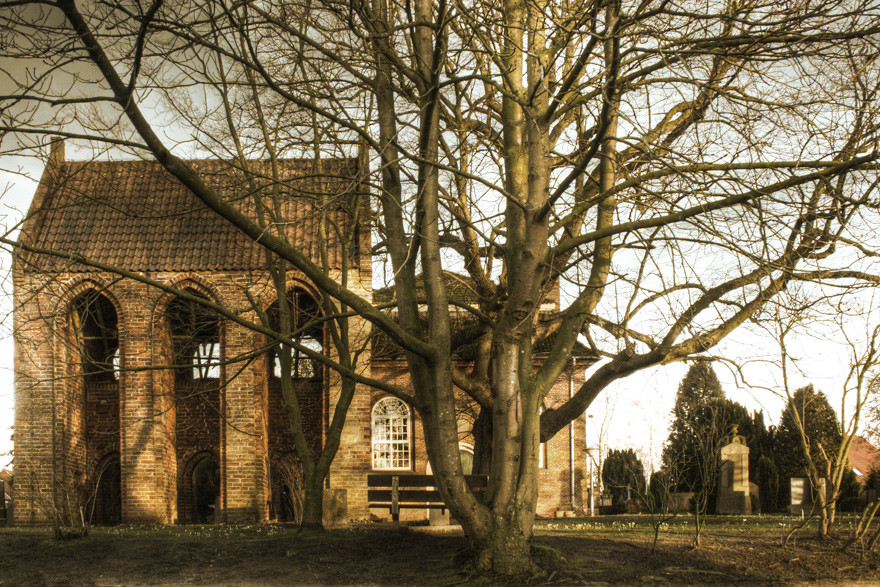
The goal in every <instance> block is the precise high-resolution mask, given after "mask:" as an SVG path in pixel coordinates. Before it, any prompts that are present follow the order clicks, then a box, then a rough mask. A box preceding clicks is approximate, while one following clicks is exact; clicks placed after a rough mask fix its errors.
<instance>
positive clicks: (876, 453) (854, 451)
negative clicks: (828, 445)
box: [849, 436, 880, 484]
mask: <svg viewBox="0 0 880 587" xmlns="http://www.w3.org/2000/svg"><path fill="white" fill-rule="evenodd" d="M849 464H850V466H851V467H852V468H853V469H855V471H856V476H857V477H858V479H859V481H860V482H861V483H862V484H864V483H866V482H867V477H868V473H869V472H870V471H871V469H872V468H874V467H875V466H880V449H878V448H877V447H876V446H874V445H873V444H871V443H870V442H868V441H867V440H866V439H865V438H863V437H861V436H854V437H853V441H852V444H851V445H850V447H849Z"/></svg>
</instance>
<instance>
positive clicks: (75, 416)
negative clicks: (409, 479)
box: [13, 144, 587, 525]
mask: <svg viewBox="0 0 880 587" xmlns="http://www.w3.org/2000/svg"><path fill="white" fill-rule="evenodd" d="M54 147H55V148H54V149H53V152H52V154H51V158H50V163H49V165H48V166H47V170H46V172H44V174H43V178H42V180H41V182H40V185H39V187H38V189H37V193H36V195H35V197H34V200H33V203H32V205H31V209H30V211H29V213H28V217H27V220H26V221H25V223H24V225H23V227H22V239H23V240H24V241H25V242H27V243H28V244H30V245H31V246H33V247H39V248H43V249H52V250H63V251H70V252H72V253H77V254H81V255H83V256H84V257H86V258H88V259H89V260H91V261H95V262H99V263H105V264H107V265H110V266H117V267H123V268H126V269H128V270H130V271H133V272H138V273H140V274H143V275H147V276H149V277H150V278H151V279H153V280H156V281H158V282H160V283H162V284H166V285H168V286H173V287H175V288H177V289H178V290H185V291H187V292H188V293H189V295H190V297H192V296H198V297H202V298H206V299H208V300H211V301H214V302H215V303H217V304H219V305H221V306H223V307H225V308H232V309H235V310H237V311H241V312H242V313H244V314H245V315H246V316H249V317H250V319H252V320H254V321H258V320H259V318H257V312H256V309H255V308H257V307H259V309H260V311H261V312H266V314H267V315H271V312H272V311H273V310H272V309H273V308H277V307H278V302H277V300H276V299H275V294H274V291H275V289H274V288H273V287H272V283H271V280H270V279H269V277H268V275H267V273H266V270H265V267H266V265H265V263H266V260H265V257H264V255H263V251H262V250H261V249H260V247H259V246H257V245H256V244H255V243H254V242H252V241H251V240H249V239H248V238H246V237H245V236H244V235H243V234H242V233H241V232H240V231H238V230H237V229H235V228H234V227H233V226H232V225H231V224H229V223H227V222H226V221H224V220H222V219H221V218H219V217H218V216H217V215H215V214H213V213H211V212H210V211H209V210H208V209H207V208H206V207H205V206H204V204H202V202H201V201H200V200H198V199H197V198H196V197H195V196H194V195H193V194H192V193H190V192H189V191H188V190H187V189H186V188H185V187H184V186H183V185H182V184H180V183H179V182H178V181H177V180H176V179H175V178H174V177H172V176H171V175H170V174H169V173H167V172H166V171H165V170H164V169H163V168H162V167H161V166H160V165H159V164H157V163H154V162H146V161H122V162H106V161H104V162H72V161H66V160H65V158H64V153H63V146H62V145H58V144H56V145H54ZM191 165H192V166H193V167H195V168H196V169H197V170H199V171H200V172H201V173H202V175H203V177H205V178H206V181H207V182H208V183H210V184H212V185H213V186H214V187H215V188H216V189H217V190H218V191H219V192H221V193H222V194H223V195H224V197H226V198H227V199H228V201H230V202H232V203H233V205H236V206H240V209H241V210H242V211H243V212H244V213H246V214H248V213H253V212H254V210H253V208H254V206H253V205H252V204H249V203H248V202H252V200H251V196H252V194H253V193H254V192H253V191H252V190H253V186H252V185H251V183H250V180H248V179H246V178H243V177H242V174H241V173H240V170H237V169H236V168H235V167H234V166H233V165H231V164H229V163H227V162H222V161H218V160H204V161H193V162H191ZM253 165H254V166H255V168H257V169H258V170H259V169H263V173H264V175H265V176H266V177H269V176H271V174H270V173H269V169H268V163H267V162H254V163H253ZM261 165H262V168H261V167H260V166H261ZM279 168H280V171H279V173H281V174H282V176H283V185H284V188H283V189H284V190H285V191H284V193H283V194H282V195H281V196H279V197H280V198H281V204H280V206H281V209H282V211H283V212H282V216H283V217H284V219H285V222H283V223H279V226H283V230H285V231H286V232H287V233H288V239H289V240H290V242H292V243H294V244H295V245H296V246H297V247H298V248H299V249H300V250H301V251H303V252H304V253H305V254H306V255H307V256H309V257H310V258H311V259H312V260H314V261H315V262H323V263H325V264H326V266H327V267H328V271H330V273H331V276H332V277H333V278H335V279H338V280H341V279H343V278H345V279H347V283H348V286H347V287H348V288H349V289H351V290H353V291H356V292H357V293H358V294H359V295H361V296H363V297H364V298H366V299H371V298H374V297H375V299H381V298H382V294H383V292H380V291H375V292H374V291H373V279H372V263H373V258H372V252H371V242H370V239H371V231H370V223H369V222H364V221H363V217H364V215H365V214H367V213H369V208H368V200H369V198H368V197H365V188H364V186H365V185H366V182H364V183H361V179H362V177H361V176H362V174H361V169H360V162H359V161H358V160H357V159H331V160H324V161H322V162H321V167H320V168H318V167H317V164H316V162H315V161H313V160H305V159H297V160H284V161H281V162H279ZM275 187H277V185H276V186H275ZM367 195H368V194H367ZM249 205H250V208H248V206H249ZM319 206H321V207H323V208H322V209H321V210H319ZM356 212H357V213H358V214H361V215H360V216H358V215H357V214H355V213H356ZM322 214H324V215H329V220H330V222H329V224H332V225H333V227H334V228H335V229H336V230H334V231H329V236H328V231H326V227H324V226H323V225H322V224H321V222H320V221H319V219H320V218H321V216H322ZM353 226H354V228H353V229H352V227H353ZM322 230H324V231H325V232H324V233H323V236H322V232H321V231H322ZM346 238H347V239H350V240H348V241H345V240H344V239H346ZM322 244H323V245H326V247H325V248H322V246H321V245H322ZM13 279H14V286H15V329H16V352H15V362H16V391H15V393H16V419H15V454H14V459H15V461H14V462H15V476H16V487H15V490H16V496H17V504H16V512H15V521H16V523H17V524H21V525H42V524H47V523H49V519H48V516H47V513H46V507H45V504H46V503H47V501H48V503H50V504H51V503H52V500H55V502H56V503H57V502H59V501H62V500H64V499H65V498H66V497H70V493H74V494H75V495H73V496H72V498H73V499H75V500H80V501H84V500H90V504H91V505H90V507H89V511H90V512H91V514H90V515H91V517H92V521H93V522H94V523H101V524H115V523H119V522H125V523H165V524H169V523H198V522H211V521H226V522H236V521H238V522H263V521H271V520H289V519H290V516H291V514H292V512H291V511H290V507H289V504H288V503H287V502H288V501H289V499H288V498H289V496H290V495H291V491H292V488H291V487H289V483H291V481H290V480H289V478H288V477H287V475H288V473H289V472H290V469H291V467H294V468H295V457H294V456H293V455H294V447H293V441H292V436H291V433H290V428H289V420H288V415H287V412H286V410H285V408H284V406H283V402H282V396H281V381H280V378H279V375H278V372H277V371H276V370H275V368H274V366H275V359H274V353H273V351H272V347H271V345H269V344H267V342H266V339H265V338H264V337H263V336H262V335H257V334H255V333H254V332H253V331H251V330H248V329H247V328H245V327H243V326H241V325H238V324H236V323H233V322H231V321H227V320H222V319H221V318H220V316H219V315H218V314H216V313H213V312H212V311H207V310H205V307H204V306H203V305H201V304H198V303H196V302H193V301H192V300H189V301H187V300H185V299H183V298H180V297H176V296H175V295H173V293H170V292H166V291H162V290H160V289H157V288H153V287H150V286H147V285H145V284H143V283H141V282H139V281H136V280H133V279H128V278H126V279H121V278H120V277H119V276H118V275H115V274H113V273H111V272H109V271H102V270H98V269H95V268H94V267H91V266H86V265H84V264H82V263H78V262H77V259H76V258H71V259H63V258H58V257H49V256H46V255H37V254H34V253H31V252H26V251H23V250H19V251H17V253H16V256H15V260H14V266H13ZM288 281H289V283H288V284H285V286H286V287H288V288H289V292H290V293H289V295H288V298H289V300H290V301H291V304H292V306H293V308H294V310H293V313H294V315H295V316H297V315H300V314H302V315H303V316H314V315H315V312H318V311H319V309H318V308H319V305H318V304H317V302H316V300H317V292H316V288H314V287H313V286H312V284H310V283H309V281H308V279H306V278H305V276H303V275H301V274H299V273H297V272H295V271H290V273H289V275H288ZM452 295H455V294H454V292H453V294H452ZM547 297H548V299H547V300H545V303H549V306H550V308H558V304H559V296H558V292H551V293H550V294H548V296H547ZM255 301H257V302H258V303H259V304H261V305H260V306H256V305H255ZM262 304H265V305H262ZM542 308H543V306H542ZM275 311H276V312H277V310H275ZM294 320H296V318H295V317H294ZM352 331H353V332H364V333H365V335H364V338H366V336H368V335H369V331H370V328H369V326H368V325H366V324H365V323H363V324H359V325H358V326H357V329H355V328H354V327H352ZM301 342H302V344H303V345H305V346H310V345H311V346H312V348H313V349H314V350H323V351H324V352H327V353H328V354H329V353H332V352H333V349H332V345H330V344H329V336H328V335H327V334H326V333H325V332H324V329H323V327H320V326H319V327H317V328H311V329H305V331H304V332H302V333H301ZM381 342H387V341H381V340H378V339H375V340H374V342H373V346H372V347H369V348H367V349H366V351H365V353H370V354H365V355H364V356H368V357H369V362H368V363H366V364H367V365H369V367H368V369H369V371H370V374H371V375H372V377H374V378H376V379H380V380H384V381H393V382H394V383H397V384H400V385H409V375H408V372H407V369H406V364H405V361H404V358H403V356H402V353H400V352H399V349H397V352H395V349H394V348H380V347H381V346H382V345H380V344H379V343H381ZM536 354H537V355H538V356H540V350H538V352H537V353H536ZM460 360H461V361H463V362H465V363H466V362H467V361H468V360H469V359H468V357H467V356H461V357H460ZM584 366H586V359H584V361H582V362H581V363H580V364H579V365H578V368H575V365H574V364H572V365H571V366H570V367H569V368H568V369H567V370H566V371H565V372H564V373H562V375H561V377H560V379H559V380H558V381H557V383H556V385H555V386H554V387H553V389H552V390H551V392H550V393H549V394H548V396H547V397H546V399H545V407H547V408H553V407H556V406H557V405H559V404H561V403H562V402H564V401H565V399H566V398H567V397H568V394H569V393H570V392H571V391H570V390H571V389H572V388H573V386H580V384H581V383H582V382H583V378H584V369H583V367H584ZM292 377H293V379H294V382H293V385H294V389H295V391H296V393H297V395H298V398H299V400H300V403H301V406H302V419H303V424H304V426H305V429H306V433H307V439H308V442H309V443H311V446H312V448H313V449H315V448H318V447H320V446H321V445H322V443H323V442H324V440H325V436H326V431H327V428H328V426H329V422H330V420H329V415H330V414H332V411H333V409H334V407H335V403H336V401H337V400H338V397H339V393H338V383H336V381H337V379H338V378H337V377H334V376H333V374H332V373H330V372H329V371H327V370H326V369H325V368H324V367H322V366H321V365H320V364H319V363H317V362H315V361H313V360H311V359H309V358H308V357H306V356H305V355H299V354H297V355H296V356H295V357H294V366H293V369H292ZM575 388H576V387H575ZM463 418H464V417H463ZM460 423H461V432H462V434H461V435H460V436H461V444H460V449H461V452H462V462H463V463H464V462H465V461H467V460H468V455H469V454H470V451H472V450H473V444H474V442H473V438H472V435H470V429H469V427H468V423H467V422H466V421H464V419H462V420H460ZM585 457H586V441H585V422H584V417H583V415H582V416H581V417H580V418H579V419H578V420H577V421H575V422H574V423H573V424H572V425H571V426H569V427H566V428H565V429H563V430H561V431H560V432H559V433H558V434H557V435H556V436H555V437H554V438H552V439H551V440H550V441H548V442H547V443H546V446H545V447H544V450H543V451H542V454H541V463H540V465H541V470H540V488H539V503H538V512H539V513H540V514H543V515H553V514H555V513H557V512H558V511H560V510H563V511H568V510H570V509H571V508H572V507H574V508H575V509H582V508H583V504H584V503H585V494H586V491H587V488H586V483H585V481H584V480H585V469H586V466H585V465H586V461H585ZM427 468H428V459H427V455H426V451H425V445H424V434H423V430H422V426H421V422H420V421H419V418H418V415H417V414H415V413H414V412H413V410H411V408H410V407H409V406H408V405H406V404H405V403H404V402H402V401H401V400H400V399H397V398H395V397H392V396H389V395H387V394H385V393H384V392H379V391H376V390H374V389H370V388H366V387H362V388H360V389H359V390H358V392H357V393H356V396H355V399H354V401H353V402H352V404H351V408H350V411H349V418H348V420H347V423H346V426H345V429H344V432H343V435H342V439H341V445H340V447H339V452H338V454H337V457H336V460H335V461H334V463H333V466H332V468H331V471H330V474H329V477H328V479H327V489H328V493H329V492H333V493H334V495H336V496H337V497H339V498H340V501H342V502H344V503H345V504H346V506H347V512H346V516H345V517H346V518H348V519H368V518H369V517H370V516H371V515H375V516H383V515H387V514H388V512H387V510H386V511H382V510H378V509H376V508H374V509H373V510H372V511H371V509H370V508H369V504H368V501H367V475H368V474H369V473H370V472H371V471H388V470H394V471H401V472H407V471H411V472H415V473H425V472H426V470H427ZM41 503H42V504H43V505H41ZM416 513H417V514H420V515H423V516H424V515H427V514H426V512H424V511H421V512H416Z"/></svg>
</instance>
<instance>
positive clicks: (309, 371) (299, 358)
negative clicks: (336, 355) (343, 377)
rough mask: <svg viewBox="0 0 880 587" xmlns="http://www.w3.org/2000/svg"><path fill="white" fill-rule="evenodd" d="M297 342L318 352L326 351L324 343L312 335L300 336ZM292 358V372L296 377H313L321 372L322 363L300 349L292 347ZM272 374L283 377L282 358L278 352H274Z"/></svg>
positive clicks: (277, 377)
mask: <svg viewBox="0 0 880 587" xmlns="http://www.w3.org/2000/svg"><path fill="white" fill-rule="evenodd" d="M297 342H298V343H300V344H301V345H303V346H304V347H306V348H307V349H309V350H312V351H315V352H316V353H323V352H324V345H322V344H321V341H320V340H318V339H317V338H314V337H312V336H309V337H304V338H300V339H299V340H297ZM290 360H291V365H290V374H291V377H293V378H294V379H312V378H313V377H316V376H317V375H319V374H320V373H321V371H320V369H321V364H320V363H319V362H318V361H316V360H314V359H313V358H311V357H310V356H308V355H307V354H305V353H304V352H302V351H301V350H299V349H291V352H290ZM272 375H273V376H274V377H275V378H276V379H281V360H280V359H279V358H278V353H277V352H276V353H274V354H273V359H272Z"/></svg>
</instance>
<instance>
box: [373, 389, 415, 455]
mask: <svg viewBox="0 0 880 587" xmlns="http://www.w3.org/2000/svg"><path fill="white" fill-rule="evenodd" d="M372 429H373V434H372V438H373V469H375V470H403V469H410V468H411V467H412V458H411V452H412V451H411V448H410V446H411V443H410V438H411V436H412V432H411V429H412V419H411V418H410V412H409V406H408V405H406V403H404V402H403V401H401V400H399V399H397V398H396V397H386V398H383V399H381V400H379V401H378V402H376V405H374V406H373V417H372Z"/></svg>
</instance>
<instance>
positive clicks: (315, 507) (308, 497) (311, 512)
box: [300, 473, 324, 530]
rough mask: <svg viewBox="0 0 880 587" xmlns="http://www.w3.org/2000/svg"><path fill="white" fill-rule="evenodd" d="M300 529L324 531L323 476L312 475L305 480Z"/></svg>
mask: <svg viewBox="0 0 880 587" xmlns="http://www.w3.org/2000/svg"><path fill="white" fill-rule="evenodd" d="M300 528H301V529H303V530H323V529H324V475H318V474H314V473H313V474H312V475H311V476H310V478H306V479H305V499H304V500H303V514H302V521H301V522H300Z"/></svg>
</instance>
